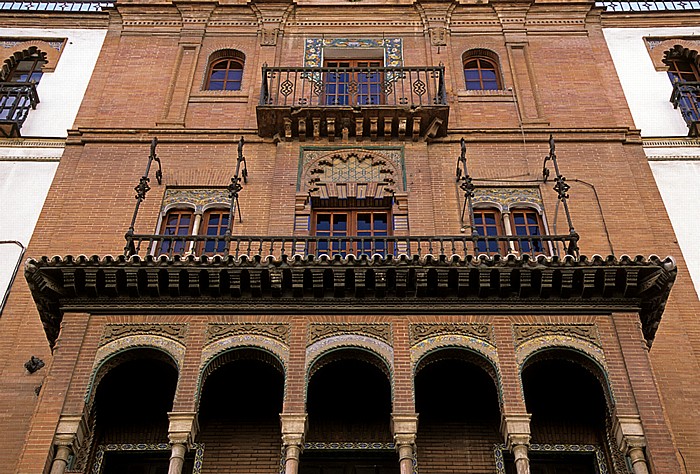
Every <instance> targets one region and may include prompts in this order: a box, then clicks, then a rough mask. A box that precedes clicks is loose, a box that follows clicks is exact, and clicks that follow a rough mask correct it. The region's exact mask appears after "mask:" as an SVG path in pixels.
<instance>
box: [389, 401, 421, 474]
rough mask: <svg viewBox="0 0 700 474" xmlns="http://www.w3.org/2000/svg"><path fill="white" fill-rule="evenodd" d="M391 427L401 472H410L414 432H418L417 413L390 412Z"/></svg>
mask: <svg viewBox="0 0 700 474" xmlns="http://www.w3.org/2000/svg"><path fill="white" fill-rule="evenodd" d="M391 429H392V431H393V432H394V443H395V444H396V450H397V451H398V453H399V468H400V471H401V474H412V473H413V458H414V453H415V450H416V434H418V415H417V414H415V413H414V414H392V415H391Z"/></svg>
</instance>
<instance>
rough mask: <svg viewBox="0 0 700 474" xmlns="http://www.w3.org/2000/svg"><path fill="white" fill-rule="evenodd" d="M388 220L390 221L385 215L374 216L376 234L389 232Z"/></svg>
mask: <svg viewBox="0 0 700 474" xmlns="http://www.w3.org/2000/svg"><path fill="white" fill-rule="evenodd" d="M387 220H388V219H387V215H386V214H383V213H382V214H375V215H374V230H375V233H377V231H386V230H387V228H388V227H387V226H388V222H387ZM383 235H386V234H383Z"/></svg>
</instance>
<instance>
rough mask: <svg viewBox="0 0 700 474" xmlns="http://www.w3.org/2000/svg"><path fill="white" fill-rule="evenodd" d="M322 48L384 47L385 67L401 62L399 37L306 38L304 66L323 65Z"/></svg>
mask: <svg viewBox="0 0 700 474" xmlns="http://www.w3.org/2000/svg"><path fill="white" fill-rule="evenodd" d="M323 48H382V49H384V65H385V66H386V67H398V66H401V65H402V64H403V44H402V41H401V38H381V39H348V38H307V39H306V45H305V48H304V67H321V66H322V65H323Z"/></svg>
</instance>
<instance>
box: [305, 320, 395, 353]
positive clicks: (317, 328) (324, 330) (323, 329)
mask: <svg viewBox="0 0 700 474" xmlns="http://www.w3.org/2000/svg"><path fill="white" fill-rule="evenodd" d="M340 334H360V335H363V336H368V337H371V338H375V339H379V340H380V341H382V342H385V343H387V344H389V345H391V344H392V333H391V325H390V324H389V323H377V324H371V323H311V324H310V325H309V332H308V338H307V343H306V345H307V347H308V346H311V345H312V344H314V343H316V342H318V341H320V340H321V339H325V338H327V337H331V336H337V335H340Z"/></svg>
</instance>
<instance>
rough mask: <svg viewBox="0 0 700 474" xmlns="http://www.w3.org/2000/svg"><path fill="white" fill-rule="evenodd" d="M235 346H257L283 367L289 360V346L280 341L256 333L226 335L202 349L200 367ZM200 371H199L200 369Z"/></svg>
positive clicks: (202, 367)
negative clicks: (273, 356)
mask: <svg viewBox="0 0 700 474" xmlns="http://www.w3.org/2000/svg"><path fill="white" fill-rule="evenodd" d="M235 347H257V348H261V349H264V350H267V351H268V352H270V353H272V354H274V355H275V357H276V358H277V359H278V360H279V361H280V363H281V364H282V366H283V367H286V366H287V361H288V360H289V347H287V345H286V344H283V343H282V342H280V341H277V340H275V339H271V338H269V337H266V336H261V335H257V334H239V335H235V336H227V337H224V338H222V339H217V340H216V341H214V342H212V343H210V344H207V345H206V346H204V349H203V350H202V359H201V369H202V370H204V368H205V367H206V366H207V364H209V362H211V361H212V360H213V359H214V358H215V357H216V356H218V355H219V354H222V353H224V352H226V351H227V350H229V349H232V348H235ZM200 373H201V371H200Z"/></svg>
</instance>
